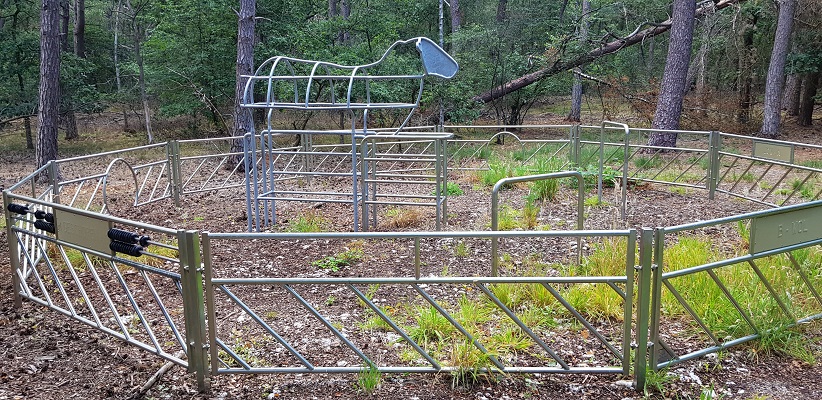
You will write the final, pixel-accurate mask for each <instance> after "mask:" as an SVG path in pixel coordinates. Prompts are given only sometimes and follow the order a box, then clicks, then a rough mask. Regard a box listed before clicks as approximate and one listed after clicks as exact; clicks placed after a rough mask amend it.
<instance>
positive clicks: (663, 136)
mask: <svg viewBox="0 0 822 400" xmlns="http://www.w3.org/2000/svg"><path fill="white" fill-rule="evenodd" d="M695 12H696V2H694V1H693V0H675V1H674V5H673V13H672V19H673V25H672V27H671V38H670V44H669V45H668V57H667V58H666V59H665V72H663V74H662V86H661V87H660V89H659V98H658V99H657V103H656V113H655V114H654V122H653V124H651V126H652V127H653V128H654V129H670V130H676V129H679V119H680V116H681V115H682V98H683V97H684V96H685V78H686V76H687V75H688V64H690V60H691V43H692V42H693V35H694V13H695ZM648 145H649V146H661V147H676V133H675V132H652V133H651V135H650V136H649V137H648Z"/></svg>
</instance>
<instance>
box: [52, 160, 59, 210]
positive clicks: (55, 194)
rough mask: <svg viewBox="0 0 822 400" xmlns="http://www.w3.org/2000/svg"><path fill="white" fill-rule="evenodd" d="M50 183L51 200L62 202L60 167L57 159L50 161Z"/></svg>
mask: <svg viewBox="0 0 822 400" xmlns="http://www.w3.org/2000/svg"><path fill="white" fill-rule="evenodd" d="M49 185H51V202H52V203H56V204H60V167H59V165H58V164H57V161H55V160H51V161H49Z"/></svg>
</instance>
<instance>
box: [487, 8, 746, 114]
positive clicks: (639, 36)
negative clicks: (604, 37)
mask: <svg viewBox="0 0 822 400" xmlns="http://www.w3.org/2000/svg"><path fill="white" fill-rule="evenodd" d="M744 1H745V0H718V1H717V2H716V3H712V2H709V3H707V4H704V5H702V6H701V7H699V8H698V9H697V10H696V15H695V18H699V17H701V16H703V15H705V14H706V13H708V12H714V11H717V10H721V9H723V8H726V7H729V6H732V5H736V4H739V3H742V2H744ZM672 22H673V21H672V20H671V19H670V18H669V19H667V20H665V21H663V22H661V23H658V24H651V25H652V26H651V27H650V28H647V29H644V30H641V31H634V32H635V33H634V34H632V35H629V36H628V37H626V38H623V39H618V40H614V41H611V42H608V43H605V44H603V45H601V46H600V47H598V48H596V49H594V50H591V51H589V52H588V53H585V54H583V55H580V56H578V57H577V58H574V59H572V60H568V61H561V60H557V61H556V62H554V64H553V65H551V66H549V67H547V68H543V69H540V70H538V71H534V72H532V73H530V74H526V75H523V76H521V77H519V78H516V79H513V80H510V81H508V82H506V83H503V84H502V85H499V86H497V87H495V88H493V89H491V90H489V91H487V92H485V93H482V94H480V95H477V96H474V97H473V98H472V100H474V101H477V102H480V103H488V102H491V101H493V100H496V99H498V98H500V97H503V96H505V95H506V94H509V93H511V92H515V91H517V90H519V89H522V88H524V87H526V86H528V85H531V84H532V83H536V82H538V81H540V80H542V79H545V78H547V77H549V76H553V75H556V74H558V73H560V72H563V71H568V70H570V69H573V68H575V67H579V66H581V65H584V64H588V63H590V62H591V61H594V60H596V59H597V58H599V57H602V56H605V55H608V54H611V53H616V52H617V51H619V50H622V49H624V48H626V47H629V46H633V45H635V44H637V43H642V42H643V41H644V40H645V39H648V38H651V37H654V36H656V35H659V34H662V33H665V32H667V31H668V30H670V29H671V23H672Z"/></svg>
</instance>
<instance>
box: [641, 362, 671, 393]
mask: <svg viewBox="0 0 822 400" xmlns="http://www.w3.org/2000/svg"><path fill="white" fill-rule="evenodd" d="M675 380H676V375H674V374H669V373H668V370H667V369H661V370H659V371H654V370H651V369H648V370H647V371H646V372H645V388H644V389H643V390H644V392H645V395H646V396H650V395H651V394H652V393H654V392H656V393H660V394H664V393H665V392H666V391H667V389H666V386H667V385H668V384H670V383H672V382H674V381H675Z"/></svg>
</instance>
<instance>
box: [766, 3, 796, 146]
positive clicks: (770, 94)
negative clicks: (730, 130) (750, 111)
mask: <svg viewBox="0 0 822 400" xmlns="http://www.w3.org/2000/svg"><path fill="white" fill-rule="evenodd" d="M778 1H779V19H778V20H777V22H776V33H775V34H774V40H773V51H771V62H770V64H768V76H767V79H766V81H765V106H764V118H763V120H762V130H761V131H760V132H759V134H760V135H761V136H763V137H766V138H771V139H774V138H776V137H777V136H778V135H779V123H780V119H781V113H780V109H781V107H780V106H781V104H780V103H781V100H782V88H783V85H784V83H785V61H786V60H787V58H788V48H789V47H790V42H791V31H792V30H793V15H794V12H795V10H796V0H778Z"/></svg>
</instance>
